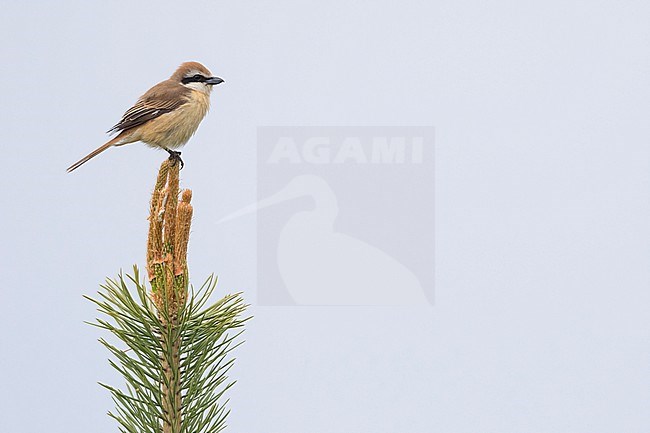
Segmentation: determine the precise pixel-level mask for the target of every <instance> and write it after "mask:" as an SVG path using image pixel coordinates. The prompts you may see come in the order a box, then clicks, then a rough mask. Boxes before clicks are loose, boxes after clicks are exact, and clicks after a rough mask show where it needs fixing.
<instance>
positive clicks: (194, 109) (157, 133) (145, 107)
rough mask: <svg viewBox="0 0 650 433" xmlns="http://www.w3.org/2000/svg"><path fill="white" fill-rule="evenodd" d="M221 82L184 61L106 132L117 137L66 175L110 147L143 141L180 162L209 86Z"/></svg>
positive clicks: (203, 111)
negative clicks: (181, 150)
mask: <svg viewBox="0 0 650 433" xmlns="http://www.w3.org/2000/svg"><path fill="white" fill-rule="evenodd" d="M219 83H223V80H222V79H221V78H219V77H213V76H212V73H210V71H209V70H208V69H207V68H206V67H205V66H203V65H202V64H200V63H198V62H186V63H183V64H182V65H180V66H179V67H178V69H177V70H176V72H174V74H173V75H172V76H171V77H170V78H169V79H168V80H165V81H162V82H160V83H158V84H156V85H155V86H153V87H152V88H151V89H149V90H148V91H147V92H146V93H145V94H144V95H142V96H141V97H140V99H138V101H137V102H136V103H135V105H134V106H133V107H131V108H130V109H129V110H128V111H127V112H126V113H124V116H122V120H120V122H119V123H118V124H117V125H115V126H113V127H112V128H111V129H109V130H108V133H109V134H110V133H113V132H117V133H118V134H117V136H116V137H115V138H113V139H112V140H110V141H108V142H107V143H106V144H104V145H102V146H100V147H98V148H97V149H95V150H93V151H92V152H90V153H89V154H88V155H87V156H85V157H84V158H82V159H81V160H79V161H77V162H75V163H74V164H72V165H71V166H70V167H68V173H69V172H71V171H73V170H76V169H77V168H79V166H81V165H82V164H84V163H85V162H86V161H88V160H89V159H90V158H92V157H94V156H97V155H99V154H100V153H102V152H103V151H105V150H106V149H108V148H109V147H111V146H122V145H124V144H128V143H133V142H135V141H142V142H143V143H145V144H147V145H149V146H151V147H159V148H161V149H164V150H166V151H167V152H169V155H170V158H172V159H176V160H178V161H180V162H181V165H182V163H183V161H181V159H180V154H181V153H180V152H176V151H174V150H173V149H178V148H180V147H182V146H183V145H184V144H185V143H187V141H188V140H189V139H190V137H191V136H192V135H193V134H194V133H195V132H196V129H197V128H198V127H199V123H201V120H203V117H205V115H206V113H207V112H208V109H209V108H210V91H211V90H212V86H215V85H217V84H219Z"/></svg>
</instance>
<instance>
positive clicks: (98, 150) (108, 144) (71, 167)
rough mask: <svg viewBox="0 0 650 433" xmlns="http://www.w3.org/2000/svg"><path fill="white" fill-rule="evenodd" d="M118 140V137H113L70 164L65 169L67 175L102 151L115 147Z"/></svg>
mask: <svg viewBox="0 0 650 433" xmlns="http://www.w3.org/2000/svg"><path fill="white" fill-rule="evenodd" d="M118 139H119V136H118V137H115V138H114V139H112V140H111V141H109V142H107V143H105V144H103V145H101V146H99V147H98V148H97V149H95V150H93V151H92V152H90V153H89V154H88V155H86V156H84V157H83V158H81V159H80V160H79V161H77V162H75V163H74V164H72V165H71V166H70V167H68V168H67V171H68V173H70V172H72V171H74V170H76V169H78V168H79V167H80V166H81V165H82V164H85V163H86V162H88V160H89V159H91V158H94V157H95V156H97V155H99V154H100V153H102V152H103V151H105V150H106V149H108V148H109V147H111V146H114V145H116V144H117V142H118V141H119V140H118Z"/></svg>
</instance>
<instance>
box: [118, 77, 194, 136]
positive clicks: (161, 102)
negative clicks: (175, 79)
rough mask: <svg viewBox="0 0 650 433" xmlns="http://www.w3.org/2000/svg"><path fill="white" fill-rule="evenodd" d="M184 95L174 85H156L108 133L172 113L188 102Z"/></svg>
mask: <svg viewBox="0 0 650 433" xmlns="http://www.w3.org/2000/svg"><path fill="white" fill-rule="evenodd" d="M179 87H180V88H179ZM185 93H186V92H185V89H184V88H183V87H182V86H178V85H174V84H172V83H169V82H168V81H163V82H162V83H159V84H156V85H155V86H154V87H152V88H151V89H149V91H147V93H145V94H144V95H142V96H141V97H140V99H138V101H137V102H136V103H135V105H134V106H133V107H131V108H129V109H128V110H127V111H126V113H124V115H123V116H122V119H121V120H120V121H119V122H118V123H117V124H116V125H115V126H113V127H112V128H111V129H109V130H108V133H109V134H111V133H113V132H122V131H126V130H127V129H131V128H135V127H136V126H140V125H142V124H143V123H146V122H148V121H150V120H152V119H155V118H156V117H159V116H161V115H163V114H165V113H169V112H171V111H174V110H175V109H177V108H178V107H180V106H181V105H183V104H185V103H186V102H187V101H188V99H187V98H186V97H185Z"/></svg>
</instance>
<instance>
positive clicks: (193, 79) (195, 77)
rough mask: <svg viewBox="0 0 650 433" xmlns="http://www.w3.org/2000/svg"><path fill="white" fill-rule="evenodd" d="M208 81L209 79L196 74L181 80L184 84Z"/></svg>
mask: <svg viewBox="0 0 650 433" xmlns="http://www.w3.org/2000/svg"><path fill="white" fill-rule="evenodd" d="M206 80H207V78H206V77H204V76H203V75H201V74H195V75H192V76H191V77H183V79H182V80H181V83H183V84H188V83H205V81H206Z"/></svg>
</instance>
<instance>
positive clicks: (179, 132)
mask: <svg viewBox="0 0 650 433" xmlns="http://www.w3.org/2000/svg"><path fill="white" fill-rule="evenodd" d="M188 97H189V101H188V102H187V103H185V104H183V105H181V106H180V107H178V108H177V109H175V110H174V111H172V112H170V113H166V114H163V115H161V116H160V117H157V118H155V119H153V120H151V121H149V122H147V123H146V124H145V125H143V126H142V127H141V128H138V131H137V133H136V134H137V136H138V137H133V138H134V139H136V140H140V141H142V142H144V143H146V144H148V145H149V146H152V147H165V148H167V149H176V148H179V147H181V146H183V145H184V144H185V143H187V141H188V140H189V139H190V137H192V135H194V133H195V132H196V129H197V128H198V127H199V124H200V123H201V120H203V118H204V117H205V115H206V114H207V112H208V109H209V108H210V96H209V95H207V94H205V93H203V92H199V91H195V90H192V91H191V92H190V94H189V95H188Z"/></svg>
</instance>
